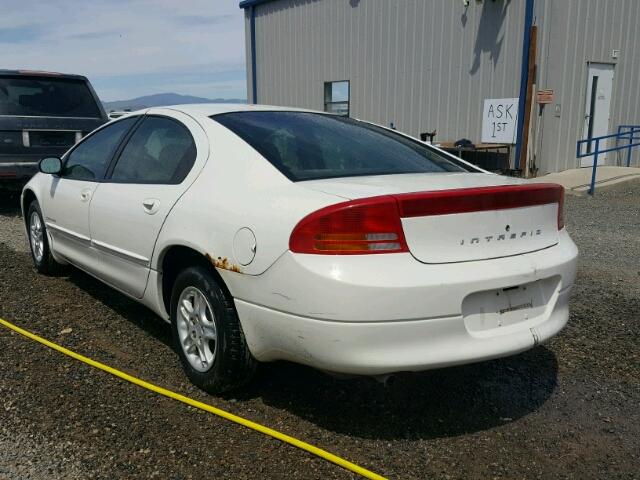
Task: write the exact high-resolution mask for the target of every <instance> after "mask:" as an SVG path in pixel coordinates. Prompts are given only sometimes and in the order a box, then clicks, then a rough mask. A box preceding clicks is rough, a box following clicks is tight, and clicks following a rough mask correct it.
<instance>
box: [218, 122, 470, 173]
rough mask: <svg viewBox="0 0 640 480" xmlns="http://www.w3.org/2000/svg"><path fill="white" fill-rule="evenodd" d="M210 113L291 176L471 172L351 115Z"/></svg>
mask: <svg viewBox="0 0 640 480" xmlns="http://www.w3.org/2000/svg"><path fill="white" fill-rule="evenodd" d="M211 118H212V119H213V120H215V121H217V122H218V123H220V124H222V125H224V126H225V127H227V128H228V129H229V130H231V131H232V132H234V133H235V134H236V135H238V136H239V137H240V138H242V139H243V140H244V141H245V142H247V143H248V144H249V145H251V146H252V147H253V148H254V149H255V150H257V151H258V152H259V153H260V154H261V155H262V156H263V157H265V158H266V159H267V160H268V161H269V162H270V163H271V164H273V166H274V167H276V168H277V169H278V170H280V171H281V172H282V173H283V174H285V175H286V176H287V177H288V178H289V179H291V180H293V181H300V180H315V179H323V178H336V177H352V176H360V175H392V174H399V173H431V172H466V171H469V170H468V169H467V168H465V167H464V166H463V164H458V163H454V161H452V160H451V159H449V157H447V156H445V155H444V154H441V153H439V152H437V151H436V150H433V149H431V148H429V147H427V146H426V145H424V144H423V143H421V142H418V141H417V140H412V139H410V138H407V137H405V136H403V135H400V134H398V133H394V132H391V131H389V130H386V129H384V128H381V127H377V126H375V125H371V124H368V123H365V122H360V121H357V120H353V119H350V118H345V117H338V116H333V115H324V114H317V113H306V112H267V111H258V112H255V111H249V112H233V113H224V114H220V115H214V116H212V117H211Z"/></svg>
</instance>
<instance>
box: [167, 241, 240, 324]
mask: <svg viewBox="0 0 640 480" xmlns="http://www.w3.org/2000/svg"><path fill="white" fill-rule="evenodd" d="M158 266H159V270H160V273H161V290H160V294H161V297H162V303H163V305H164V308H165V310H166V312H167V313H168V314H169V315H171V292H172V290H173V285H174V284H175V281H176V278H177V277H178V274H179V273H180V272H181V271H182V270H184V269H185V268H188V267H193V266H202V267H204V268H206V269H207V270H208V271H209V272H210V273H211V275H212V276H213V278H215V280H216V281H217V282H218V285H220V288H222V290H223V291H224V292H225V294H226V295H228V296H229V298H233V296H232V295H231V292H230V291H229V288H228V287H227V284H226V283H225V282H224V280H223V279H222V276H221V275H220V273H219V272H218V271H217V270H216V268H215V267H214V266H213V264H212V263H211V261H210V259H209V258H207V255H205V254H203V253H202V252H200V251H198V250H196V249H194V248H192V247H188V246H186V245H170V246H167V247H166V248H164V249H163V250H162V252H161V253H160V255H159V257H158Z"/></svg>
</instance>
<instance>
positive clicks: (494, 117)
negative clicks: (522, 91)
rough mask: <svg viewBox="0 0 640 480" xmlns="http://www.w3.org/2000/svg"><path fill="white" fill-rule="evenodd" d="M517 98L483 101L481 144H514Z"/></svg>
mask: <svg viewBox="0 0 640 480" xmlns="http://www.w3.org/2000/svg"><path fill="white" fill-rule="evenodd" d="M517 123H518V99H517V98H493V99H487V100H485V101H484V109H483V111H482V143H508V144H514V143H516V125H517Z"/></svg>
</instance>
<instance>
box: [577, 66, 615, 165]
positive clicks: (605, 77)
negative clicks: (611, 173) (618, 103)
mask: <svg viewBox="0 0 640 480" xmlns="http://www.w3.org/2000/svg"><path fill="white" fill-rule="evenodd" d="M612 90H613V65H612V64H608V63H589V75H588V77H587V96H586V99H585V102H586V104H585V115H584V131H583V135H582V138H585V139H586V138H595V137H600V136H602V135H607V134H608V133H609V111H610V108H611V92H612ZM608 145H609V142H608V140H605V141H602V142H600V147H599V148H600V150H604V149H606V148H608V147H607V146H608ZM587 151H589V152H592V151H595V142H590V145H583V152H587ZM605 158H606V154H601V155H599V156H598V165H600V164H603V163H604V162H605ZM580 166H581V167H591V166H593V157H592V156H589V157H582V158H581V159H580Z"/></svg>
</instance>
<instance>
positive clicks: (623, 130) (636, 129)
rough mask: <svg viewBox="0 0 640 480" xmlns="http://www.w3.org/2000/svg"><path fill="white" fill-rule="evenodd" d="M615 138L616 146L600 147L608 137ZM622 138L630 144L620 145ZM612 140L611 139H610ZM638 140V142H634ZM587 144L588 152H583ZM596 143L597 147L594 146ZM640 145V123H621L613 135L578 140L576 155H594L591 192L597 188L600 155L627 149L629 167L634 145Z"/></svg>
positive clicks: (580, 156)
mask: <svg viewBox="0 0 640 480" xmlns="http://www.w3.org/2000/svg"><path fill="white" fill-rule="evenodd" d="M611 138H615V139H616V141H615V144H616V146H615V147H611V148H606V145H605V148H604V149H601V148H600V142H603V143H604V141H607V140H608V139H611ZM620 140H628V144H626V145H620V144H619V141H620ZM609 141H610V140H609ZM634 141H638V143H633V142H634ZM585 144H586V145H587V147H586V149H587V151H586V152H584V153H583V152H582V148H581V147H582V146H583V145H585ZM594 144H595V147H594ZM638 146H640V125H620V126H619V127H618V133H612V134H611V135H602V136H600V137H593V138H587V139H585V140H578V144H577V145H576V157H578V158H583V157H591V156H593V170H592V172H591V186H590V187H589V194H590V195H593V192H594V191H595V188H596V169H597V168H598V156H599V155H600V154H603V153H608V152H619V151H621V150H625V149H626V150H627V167H629V166H630V165H631V150H632V149H633V147H638Z"/></svg>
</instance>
